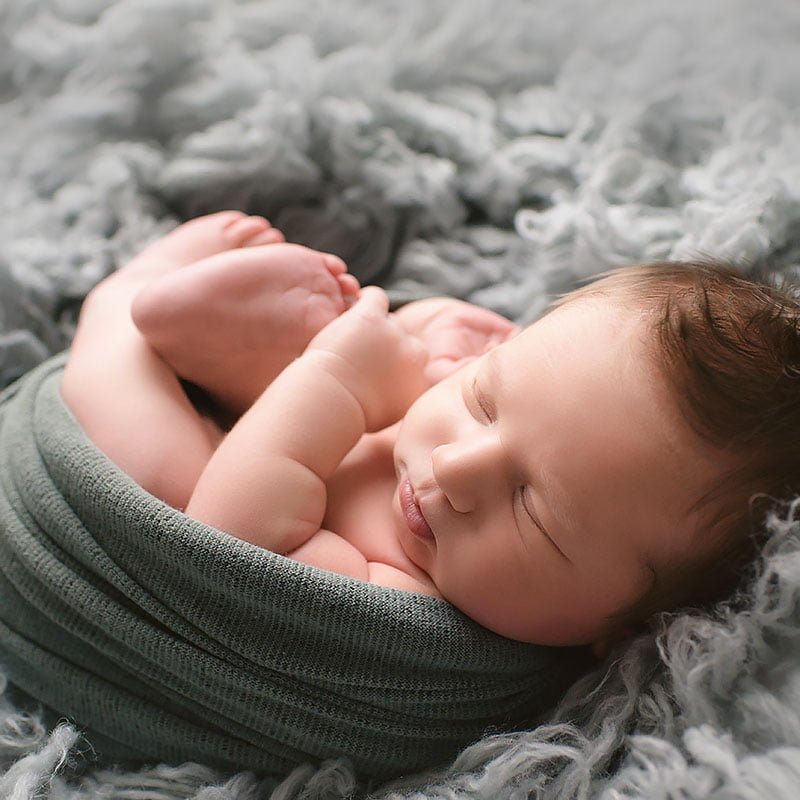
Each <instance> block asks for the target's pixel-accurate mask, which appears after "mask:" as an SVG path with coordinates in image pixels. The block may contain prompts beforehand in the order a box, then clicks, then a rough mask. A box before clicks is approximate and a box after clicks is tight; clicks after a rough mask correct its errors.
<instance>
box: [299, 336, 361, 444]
mask: <svg viewBox="0 0 800 800" xmlns="http://www.w3.org/2000/svg"><path fill="white" fill-rule="evenodd" d="M298 361H303V362H305V364H306V365H308V366H309V367H310V368H312V369H314V370H316V371H319V372H322V373H323V374H325V375H326V376H328V377H329V378H330V379H331V380H332V381H333V382H334V384H336V385H337V386H338V387H339V388H340V390H341V391H342V393H343V394H344V396H346V397H348V398H349V399H350V402H351V404H352V406H353V408H354V409H355V410H357V413H358V414H359V416H360V417H361V419H362V421H363V424H364V429H365V430H366V429H367V426H368V420H369V413H368V408H369V403H368V400H367V386H366V385H365V381H364V379H363V377H362V376H361V375H359V373H358V370H356V369H355V367H353V365H352V364H350V363H349V362H348V361H347V359H346V358H344V356H342V355H340V354H339V353H336V352H335V351H333V350H326V349H323V348H316V347H311V348H308V349H306V351H305V352H304V353H303V355H302V356H301V357H300V359H298Z"/></svg>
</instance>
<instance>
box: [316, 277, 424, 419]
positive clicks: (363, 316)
mask: <svg viewBox="0 0 800 800" xmlns="http://www.w3.org/2000/svg"><path fill="white" fill-rule="evenodd" d="M388 312H389V299H388V297H387V296H386V292H384V291H383V289H379V288H378V287H377V286H367V287H365V288H363V289H362V290H361V293H360V295H359V298H358V300H357V301H356V302H355V303H354V304H353V306H351V307H350V308H349V309H348V310H347V311H345V312H344V313H343V314H342V315H341V316H340V317H337V318H336V319H335V320H333V321H332V322H330V323H329V324H328V325H326V326H325V328H323V329H322V330H321V331H320V332H319V333H318V334H317V335H316V336H315V337H314V338H313V339H312V340H311V342H310V344H309V346H308V350H307V352H316V353H318V354H323V355H324V354H328V355H332V356H333V359H330V358H328V359H326V365H327V368H328V369H329V370H330V371H331V372H332V373H333V374H335V376H336V377H337V378H338V379H339V380H340V381H341V382H342V384H343V385H344V386H345V387H346V388H347V389H348V390H349V391H350V392H351V393H352V394H353V396H354V397H355V398H356V399H357V400H358V402H359V403H360V405H361V409H362V411H363V412H364V418H365V420H366V429H367V431H377V430H381V429H382V428H385V427H387V426H389V425H391V424H393V423H395V422H397V420H399V419H400V418H401V417H403V415H404V414H405V413H406V411H407V410H408V408H409V407H410V406H411V404H412V403H413V402H414V401H415V400H416V399H417V398H418V397H419V396H420V394H422V392H423V391H424V390H425V389H426V388H427V386H428V383H427V381H426V378H425V367H426V365H427V363H428V351H427V348H426V347H425V345H424V343H423V342H422V340H421V339H418V338H417V337H416V336H412V335H410V334H409V333H408V332H407V331H406V330H405V328H403V327H402V326H401V325H400V324H399V323H398V322H397V321H396V320H395V319H394V315H393V314H389V313H388Z"/></svg>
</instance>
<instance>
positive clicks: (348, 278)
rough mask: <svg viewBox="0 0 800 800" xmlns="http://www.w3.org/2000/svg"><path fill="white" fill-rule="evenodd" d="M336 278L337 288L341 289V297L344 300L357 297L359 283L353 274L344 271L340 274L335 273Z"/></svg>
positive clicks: (359, 288) (350, 300)
mask: <svg viewBox="0 0 800 800" xmlns="http://www.w3.org/2000/svg"><path fill="white" fill-rule="evenodd" d="M336 280H337V281H338V282H339V288H340V289H341V291H342V297H343V298H344V299H345V302H352V301H353V300H355V299H356V298H357V297H358V295H359V293H360V291H361V285H360V284H359V282H358V278H356V276H355V275H351V274H350V273H349V272H345V273H344V274H342V275H337V276H336Z"/></svg>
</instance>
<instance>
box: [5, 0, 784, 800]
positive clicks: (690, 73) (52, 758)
mask: <svg viewBox="0 0 800 800" xmlns="http://www.w3.org/2000/svg"><path fill="white" fill-rule="evenodd" d="M798 41H800V6H799V5H798V4H797V3H795V2H792V0H785V2H781V0H766V1H765V2H762V3H758V4H754V3H751V2H749V1H748V0H709V2H706V3H702V4H701V3H695V2H688V0H671V2H666V0H663V1H662V0H657V1H656V2H651V3H647V4H631V3H629V2H625V0H609V2H605V3H603V4H597V3H594V2H591V0H540V1H539V2H528V1H527V0H495V2H489V0H464V2H459V3H451V2H446V0H406V1H405V2H402V3H400V2H395V1H394V0H391V1H390V2H385V3H380V4H364V3H362V2H357V0H341V2H338V3H335V4H333V3H324V2H322V0H301V2H294V1H293V0H271V2H269V3H260V2H245V1H244V0H241V1H240V2H235V1H234V0H226V1H225V2H218V1H217V0H192V1H191V2H187V0H118V2H111V3H109V2H105V0H68V1H65V0H39V2H37V3H30V2H28V1H27V0H6V2H4V3H3V4H2V6H1V7H0V103H2V119H3V125H2V126H0V178H1V179H2V186H3V192H2V193H0V204H2V214H0V384H2V385H7V384H9V383H10V382H11V381H13V380H14V379H15V378H16V377H18V376H20V375H22V374H23V373H25V372H27V371H29V370H30V369H32V368H33V367H35V366H36V365H38V364H39V363H41V362H42V361H44V360H45V359H46V358H47V357H48V356H50V355H52V354H54V353H56V352H58V351H60V350H62V349H63V348H64V347H66V346H67V345H68V343H69V341H70V337H71V335H72V333H73V331H74V325H75V320H76V315H77V309H78V307H79V304H80V301H81V299H82V298H83V297H84V295H85V294H86V292H87V291H88V290H89V289H90V288H91V286H93V285H94V284H95V283H97V282H98V281H99V280H100V279H101V278H102V277H103V276H104V275H106V274H108V272H110V271H111V270H113V269H114V268H115V267H116V266H119V265H121V264H122V263H124V261H125V260H126V259H127V258H129V257H130V256H131V255H132V254H133V253H135V252H137V251H138V250H140V249H141V248H142V246H143V245H144V244H145V243H146V242H148V241H150V240H151V239H153V238H155V237H156V236H157V235H159V234H160V233H162V232H164V231H166V230H168V229H169V228H171V227H173V226H174V225H175V224H176V223H177V222H178V221H180V220H182V219H185V218H188V217H191V216H195V215H197V214H201V213H205V212H209V211H214V210H219V209H222V208H240V209H243V210H245V211H249V212H251V213H260V214H264V215H266V216H268V217H269V218H270V219H271V220H272V221H273V222H274V223H275V224H276V225H277V226H279V227H280V228H281V229H282V230H283V231H284V232H285V233H286V235H287V238H289V239H290V240H292V241H297V242H301V243H305V244H309V245H311V246H314V247H318V248H322V249H326V250H330V251H332V252H335V253H338V254H339V255H341V256H342V257H343V258H345V260H347V262H348V264H349V265H350V268H351V270H352V271H353V272H354V273H355V274H356V275H358V276H359V277H360V279H361V280H362V282H369V281H373V282H378V283H380V284H382V285H384V286H386V287H387V288H388V290H389V292H390V295H391V297H392V299H393V301H394V302H395V303H397V304H399V303H402V302H405V301H407V300H410V299H414V298H419V297H424V296H429V295H437V294H449V295H452V296H456V297H461V298H464V299H467V300H470V301H472V302H476V303H480V304H483V305H485V306H487V307H490V308H492V309H494V310H495V311H498V312H500V313H502V314H505V315H506V316H509V317H511V318H514V319H515V320H517V321H519V322H522V323H524V322H528V321H532V320H533V319H535V318H536V317H537V315H538V314H539V313H540V312H541V311H542V309H543V308H544V307H545V305H546V304H547V302H548V299H549V298H550V297H552V296H553V295H554V294H555V293H557V292H559V291H563V290H566V289H569V288H571V287H572V286H574V285H575V284H576V282H577V281H579V280H580V279H582V278H586V277H589V276H592V275H594V274H596V273H598V272H600V271H601V270H603V269H606V268H608V267H611V266H616V265H622V264H626V263H630V262H632V261H637V260H645V259H648V260H650V259H656V258H680V257H686V256H691V255H695V254H698V253H700V254H703V253H707V254H711V255H716V256H721V257H730V258H735V259H737V260H739V262H740V263H746V262H748V261H758V260H766V261H767V262H768V263H769V264H770V266H771V267H772V268H773V269H774V270H775V271H776V272H779V273H782V274H785V275H789V276H797V275H800V110H799V109H800V84H799V83H798V81H797V75H798V74H800V48H798V47H797V42H798ZM769 529H770V531H771V533H772V539H771V541H770V544H769V545H768V548H767V551H766V553H765V557H764V560H763V562H762V563H761V564H760V565H759V567H758V570H757V572H756V573H755V574H754V575H753V577H752V579H751V581H750V583H749V584H748V586H747V587H746V589H745V591H743V592H742V593H741V595H739V596H737V597H736V598H734V600H733V601H732V602H730V603H727V604H722V605H720V607H718V608H717V609H716V610H715V611H714V612H713V613H708V614H693V613H689V612H686V613H678V614H674V615H669V616H665V617H663V618H661V619H659V620H657V621H655V622H654V624H653V627H652V630H651V631H650V632H649V633H648V634H646V635H643V636H641V637H640V638H638V639H636V640H635V641H632V642H628V643H625V644H624V645H622V646H621V647H620V648H619V649H618V650H617V651H616V652H615V653H613V654H612V655H611V657H610V658H609V660H608V663H607V664H605V665H603V666H602V667H601V668H600V669H598V670H597V672H595V673H593V674H591V675H589V676H587V677H586V678H585V679H584V680H583V681H582V682H580V683H579V684H577V685H575V686H574V687H573V689H572V691H570V692H569V693H568V694H567V696H566V697H565V698H564V699H563V701H562V702H561V703H560V705H559V706H558V707H556V708H555V709H554V710H553V712H552V715H551V718H550V721H549V724H542V725H540V726H538V727H535V728H530V729H526V730H521V731H515V732H511V733H506V734H498V735H487V736H485V737H483V738H482V739H480V740H479V741H477V742H476V743H475V744H474V745H473V746H471V747H469V748H467V749H466V750H464V751H463V752H462V753H461V755H460V756H458V758H457V759H456V760H455V761H454V762H453V763H450V764H443V765H442V768H441V769H440V770H436V771H433V772H429V773H426V774H410V775H408V776H407V777H406V778H404V779H403V780H402V781H400V782H398V783H396V784H394V785H391V786H390V785H387V786H384V787H382V788H381V789H378V790H377V791H376V793H375V796H376V797H383V798H387V797H392V798H397V799H398V800H399V798H408V799H409V800H410V798H412V797H416V798H421V797H425V798H437V797H440V798H454V797H463V798H486V800H490V799H491V800H494V799H495V798H508V799H509V800H511V798H528V797H531V798H533V797H536V798H573V797H575V798H588V797H592V798H594V797H597V798H604V799H605V800H611V799H612V798H615V799H618V798H634V797H642V798H652V797H681V798H714V797H720V798H721V797H725V798H764V797H770V798H776V800H780V799H782V798H786V800H789V798H792V799H793V798H796V797H797V795H798V791H800V789H799V788H798V787H800V611H798V600H799V599H800V597H799V596H800V524H798V523H797V522H795V521H794V509H791V510H790V511H789V512H787V515H786V517H785V518H775V519H772V520H771V522H770V524H769ZM2 569H3V564H0V570H2ZM0 669H2V654H0ZM2 675H3V673H2V672H0V685H2V686H3V687H4V691H3V694H2V695H0V760H1V761H2V766H0V769H2V770H4V772H3V773H2V774H1V775H0V796H2V797H14V798H15V800H17V798H19V800H22V799H23V798H24V799H25V800H27V799H28V798H30V799H31V800H33V798H41V797H47V798H51V800H89V798H94V799H96V800H99V799H100V798H113V797H125V798H131V799H133V800H150V799H151V798H166V799H167V800H175V799H176V798H194V800H254V799H255V798H261V797H269V796H271V797H272V798H274V800H289V798H309V800H310V799H311V798H322V797H325V798H339V797H347V796H348V795H349V794H350V793H351V791H352V789H353V787H354V785H355V778H354V767H353V765H352V764H350V763H348V762H346V761H341V760H336V759H334V760H332V761H329V762H325V763H323V764H319V763H309V764H308V765H305V766H302V767H298V768H297V769H296V770H295V771H294V772H293V773H292V774H291V775H288V776H287V777H286V779H285V781H284V782H283V784H282V785H281V786H279V787H278V789H276V790H275V791H274V792H273V791H272V790H269V791H268V790H267V788H266V784H265V783H263V782H262V781H261V779H260V777H259V776H258V775H257V774H256V773H255V772H241V773H237V774H233V775H232V774H228V773H225V772H224V771H220V770H218V769H215V768H212V767H211V766H210V765H208V764H197V763H189V764H179V763H170V762H169V760H168V759H165V763H163V764H153V766H152V767H149V768H137V769H124V768H121V767H120V768H118V769H111V770H108V769H106V770H96V769H92V768H91V767H90V766H89V765H90V764H91V758H90V754H91V747H92V744H91V740H87V739H86V738H83V737H82V736H81V732H80V731H79V730H78V729H76V727H75V726H74V725H73V724H72V723H71V722H70V720H53V721H51V720H49V719H46V718H45V717H43V716H41V715H39V714H38V713H37V711H36V709H35V708H32V707H31V706H30V705H28V704H26V703H24V702H21V701H20V697H19V696H18V695H15V694H14V690H13V689H12V688H11V687H10V686H6V683H5V679H4V678H3V677H2ZM51 722H52V724H51Z"/></svg>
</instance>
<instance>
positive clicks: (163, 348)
mask: <svg viewBox="0 0 800 800" xmlns="http://www.w3.org/2000/svg"><path fill="white" fill-rule="evenodd" d="M357 293H358V282H357V281H356V279H355V278H354V277H353V276H352V275H349V274H347V272H346V267H345V264H344V262H343V261H341V259H339V258H337V257H336V256H332V255H329V254H325V253H319V252H317V251H315V250H310V249H309V248H307V247H301V246H300V245H294V244H274V245H264V246H257V247H248V248H246V249H240V250H230V251H228V252H225V253H220V254H218V255H214V256H212V257H210V258H207V259H203V260H201V261H198V262H196V263H194V264H191V265H189V266H187V267H185V268H184V269H180V270H175V271H171V272H169V273H168V274H165V275H163V276H162V277H161V278H159V279H158V280H154V281H153V282H151V283H149V284H148V285H147V286H146V287H145V288H144V289H142V291H141V292H139V293H138V294H137V296H136V297H135V299H134V302H133V307H132V316H133V321H134V324H135V325H136V326H137V328H138V329H139V331H140V332H141V333H142V334H143V336H144V337H145V339H146V340H147V342H148V343H149V344H150V346H151V347H152V348H153V349H154V350H156V351H157V352H158V353H159V354H160V355H161V356H162V357H163V358H164V360H165V361H166V362H167V363H168V364H169V365H170V366H171V367H172V368H173V369H174V370H175V372H176V373H177V374H178V375H180V376H181V377H183V378H185V379H187V380H189V381H191V382H192V383H194V384H197V385H198V386H200V387H201V388H203V389H204V390H205V391H206V392H207V393H208V394H209V395H210V396H211V398H212V399H213V400H214V402H215V403H216V405H217V406H218V407H220V408H221V409H222V410H223V411H224V412H225V413H226V415H227V416H228V417H229V418H232V419H235V418H238V417H239V416H241V414H242V413H244V411H246V410H247V409H248V408H249V407H250V406H251V405H252V404H253V402H254V401H255V400H256V398H257V397H258V396H259V395H260V394H261V393H262V392H263V391H264V389H265V388H266V387H267V385H268V384H269V383H271V381H272V380H273V379H274V378H275V377H276V376H277V375H278V374H279V373H280V372H281V371H282V370H283V369H284V368H285V367H286V366H287V365H288V364H289V363H290V362H291V361H292V360H294V359H295V358H297V356H299V355H300V354H301V353H302V352H303V350H304V349H305V347H306V345H307V344H308V342H309V341H311V339H312V338H313V337H314V335H315V334H316V333H317V332H318V331H319V330H321V329H322V328H323V327H324V326H325V325H327V324H328V322H330V321H331V320H332V319H334V318H335V317H337V316H339V314H341V313H342V311H344V310H345V308H346V307H347V303H348V299H349V298H350V297H355V295H356V294H357Z"/></svg>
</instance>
